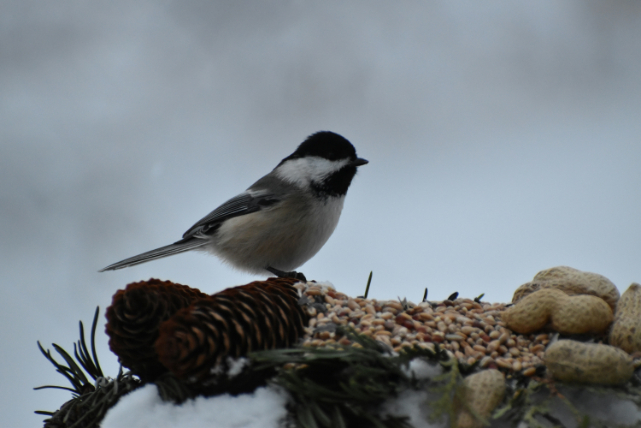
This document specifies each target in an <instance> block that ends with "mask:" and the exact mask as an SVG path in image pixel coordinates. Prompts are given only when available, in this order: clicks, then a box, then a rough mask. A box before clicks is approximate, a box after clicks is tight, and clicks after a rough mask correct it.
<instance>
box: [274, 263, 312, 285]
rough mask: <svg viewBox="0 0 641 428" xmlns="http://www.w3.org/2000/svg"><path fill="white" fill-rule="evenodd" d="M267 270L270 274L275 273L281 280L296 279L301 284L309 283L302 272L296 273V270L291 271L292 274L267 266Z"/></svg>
mask: <svg viewBox="0 0 641 428" xmlns="http://www.w3.org/2000/svg"><path fill="white" fill-rule="evenodd" d="M265 269H266V270H268V271H269V272H271V273H273V274H274V275H276V276H277V277H279V278H294V279H297V280H299V281H300V282H304V283H307V278H305V275H303V273H302V272H296V271H294V270H293V271H290V272H285V271H283V270H280V269H276V268H273V267H271V266H267V267H266V268H265Z"/></svg>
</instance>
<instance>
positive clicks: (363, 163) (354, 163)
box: [349, 158, 369, 166]
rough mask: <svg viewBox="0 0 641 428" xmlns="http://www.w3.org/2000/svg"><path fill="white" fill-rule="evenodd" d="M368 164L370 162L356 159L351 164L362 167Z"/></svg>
mask: <svg viewBox="0 0 641 428" xmlns="http://www.w3.org/2000/svg"><path fill="white" fill-rule="evenodd" d="M368 163H369V161H368V160H366V159H362V158H356V159H354V160H353V161H351V162H350V163H349V164H350V165H352V166H361V165H365V164H368Z"/></svg>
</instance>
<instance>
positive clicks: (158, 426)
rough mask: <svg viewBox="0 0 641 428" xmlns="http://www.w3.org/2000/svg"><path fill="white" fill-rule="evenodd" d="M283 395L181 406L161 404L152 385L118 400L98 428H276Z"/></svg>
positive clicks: (261, 392) (259, 393)
mask: <svg viewBox="0 0 641 428" xmlns="http://www.w3.org/2000/svg"><path fill="white" fill-rule="evenodd" d="M286 402H287V395H286V394H285V393H284V392H282V391H281V390H278V389H276V388H273V387H264V388H258V389H257V390H256V391H254V392H253V393H251V394H242V395H238V396H235V397H234V396H231V395H229V394H224V395H218V396H215V397H198V398H196V399H194V400H189V401H186V402H185V403H183V404H181V405H175V404H173V403H169V402H163V401H162V400H161V399H160V396H159V395H158V391H157V389H156V386H155V385H152V384H150V385H146V386H144V387H142V388H140V389H137V390H135V391H132V392H131V393H130V394H127V395H126V396H124V397H122V398H121V399H120V401H119V402H118V403H117V404H116V406H114V407H113V408H112V409H111V410H109V412H108V413H107V415H106V417H105V419H104V420H103V422H102V425H101V426H102V428H123V427H127V428H175V427H178V426H180V427H189V428H272V427H273V428H276V427H279V426H280V424H279V421H280V420H282V419H283V418H284V417H285V416H286V414H287V411H286V409H285V404H286Z"/></svg>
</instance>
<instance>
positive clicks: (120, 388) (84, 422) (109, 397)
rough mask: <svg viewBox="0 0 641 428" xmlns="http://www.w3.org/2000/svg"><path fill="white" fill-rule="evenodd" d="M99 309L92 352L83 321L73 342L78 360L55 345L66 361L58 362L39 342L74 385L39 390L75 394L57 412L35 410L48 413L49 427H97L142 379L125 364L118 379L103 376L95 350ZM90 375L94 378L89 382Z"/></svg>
mask: <svg viewBox="0 0 641 428" xmlns="http://www.w3.org/2000/svg"><path fill="white" fill-rule="evenodd" d="M99 312H100V308H96V312H95V314H94V318H93V323H92V327H91V353H90V352H89V347H88V346H87V342H86V340H85V331H84V326H83V324H82V321H80V339H79V340H78V342H76V343H74V345H73V348H74V352H73V353H74V356H75V360H74V358H73V357H71V355H69V353H68V352H67V351H65V350H64V349H63V348H62V347H60V346H58V345H56V344H55V343H54V344H52V346H53V348H54V349H55V350H56V352H57V353H58V354H59V355H60V356H61V357H62V358H63V359H64V361H65V363H66V365H65V364H63V363H60V362H58V361H56V359H55V358H54V357H53V356H52V355H51V351H50V350H48V349H47V350H45V349H44V348H43V347H42V345H41V344H40V342H38V348H40V352H42V354H43V355H44V356H45V358H47V360H49V362H51V364H53V366H54V367H55V368H56V371H57V372H58V373H60V374H62V375H63V376H64V377H65V378H66V379H67V380H68V381H69V382H70V383H71V386H72V387H71V388H69V387H65V386H57V385H44V386H40V387H37V388H34V389H36V390H40V389H46V388H54V389H63V390H66V391H70V392H71V393H72V397H73V398H72V399H71V400H69V401H67V402H66V403H64V404H63V405H62V406H61V407H60V409H59V410H57V411H55V412H50V411H43V410H38V411H36V412H35V413H37V414H40V415H46V416H49V418H47V419H45V420H44V424H45V425H44V426H45V427H46V428H49V427H50V428H94V427H98V423H99V422H100V421H101V420H102V418H103V417H104V415H105V414H106V413H107V410H109V409H110V408H111V407H112V406H113V405H114V404H115V403H116V402H117V401H118V399H119V398H120V397H121V396H122V395H124V394H126V393H128V392H129V391H132V390H133V389H135V388H137V387H138V386H139V385H140V381H139V380H138V379H137V378H134V377H133V376H131V374H130V373H129V372H127V373H123V371H122V367H121V368H120V371H119V373H118V375H117V376H116V379H111V378H107V377H105V376H104V374H103V372H102V369H101V368H100V363H99V361H98V355H97V353H96V340H95V339H96V328H97V326H98V314H99ZM89 378H91V379H92V380H93V381H90V380H89Z"/></svg>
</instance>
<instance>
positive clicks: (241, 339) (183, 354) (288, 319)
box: [156, 278, 308, 381]
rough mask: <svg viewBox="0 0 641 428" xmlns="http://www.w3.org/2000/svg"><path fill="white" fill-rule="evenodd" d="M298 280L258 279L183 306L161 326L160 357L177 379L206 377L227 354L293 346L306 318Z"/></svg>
mask: <svg viewBox="0 0 641 428" xmlns="http://www.w3.org/2000/svg"><path fill="white" fill-rule="evenodd" d="M295 282H297V281H296V280H290V279H284V278H270V279H268V280H267V281H255V282H252V283H250V284H247V285H243V286H240V287H234V288H228V289H226V290H223V291H221V292H220V293H217V294H214V295H212V296H210V297H208V298H206V299H200V300H197V301H195V302H194V303H193V304H192V305H191V306H189V307H188V308H185V309H181V310H180V311H178V312H177V313H176V314H175V315H174V316H173V317H171V318H170V319H169V320H168V321H166V322H164V323H163V324H162V325H161V326H160V335H159V337H158V340H157V341H156V351H157V353H158V358H159V360H160V362H161V363H162V364H163V365H165V367H167V368H168V369H169V371H171V372H172V373H173V374H174V375H176V376H177V377H179V378H183V379H188V380H190V381H202V380H204V379H206V378H207V377H208V376H209V375H210V373H211V370H212V369H213V368H214V367H216V366H217V365H219V364H221V363H223V362H224V361H225V360H226V358H227V357H235V358H237V357H241V356H245V355H247V354H248V353H250V352H253V351H259V350H264V349H274V348H283V347H288V346H291V345H293V344H294V343H295V342H296V341H297V340H298V339H299V338H300V337H302V336H303V334H304V327H305V326H306V325H307V321H308V315H307V314H306V312H305V311H304V310H303V308H301V306H300V305H299V304H298V291H297V290H296V289H295V288H294V287H292V285H293V284H294V283H295Z"/></svg>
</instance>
